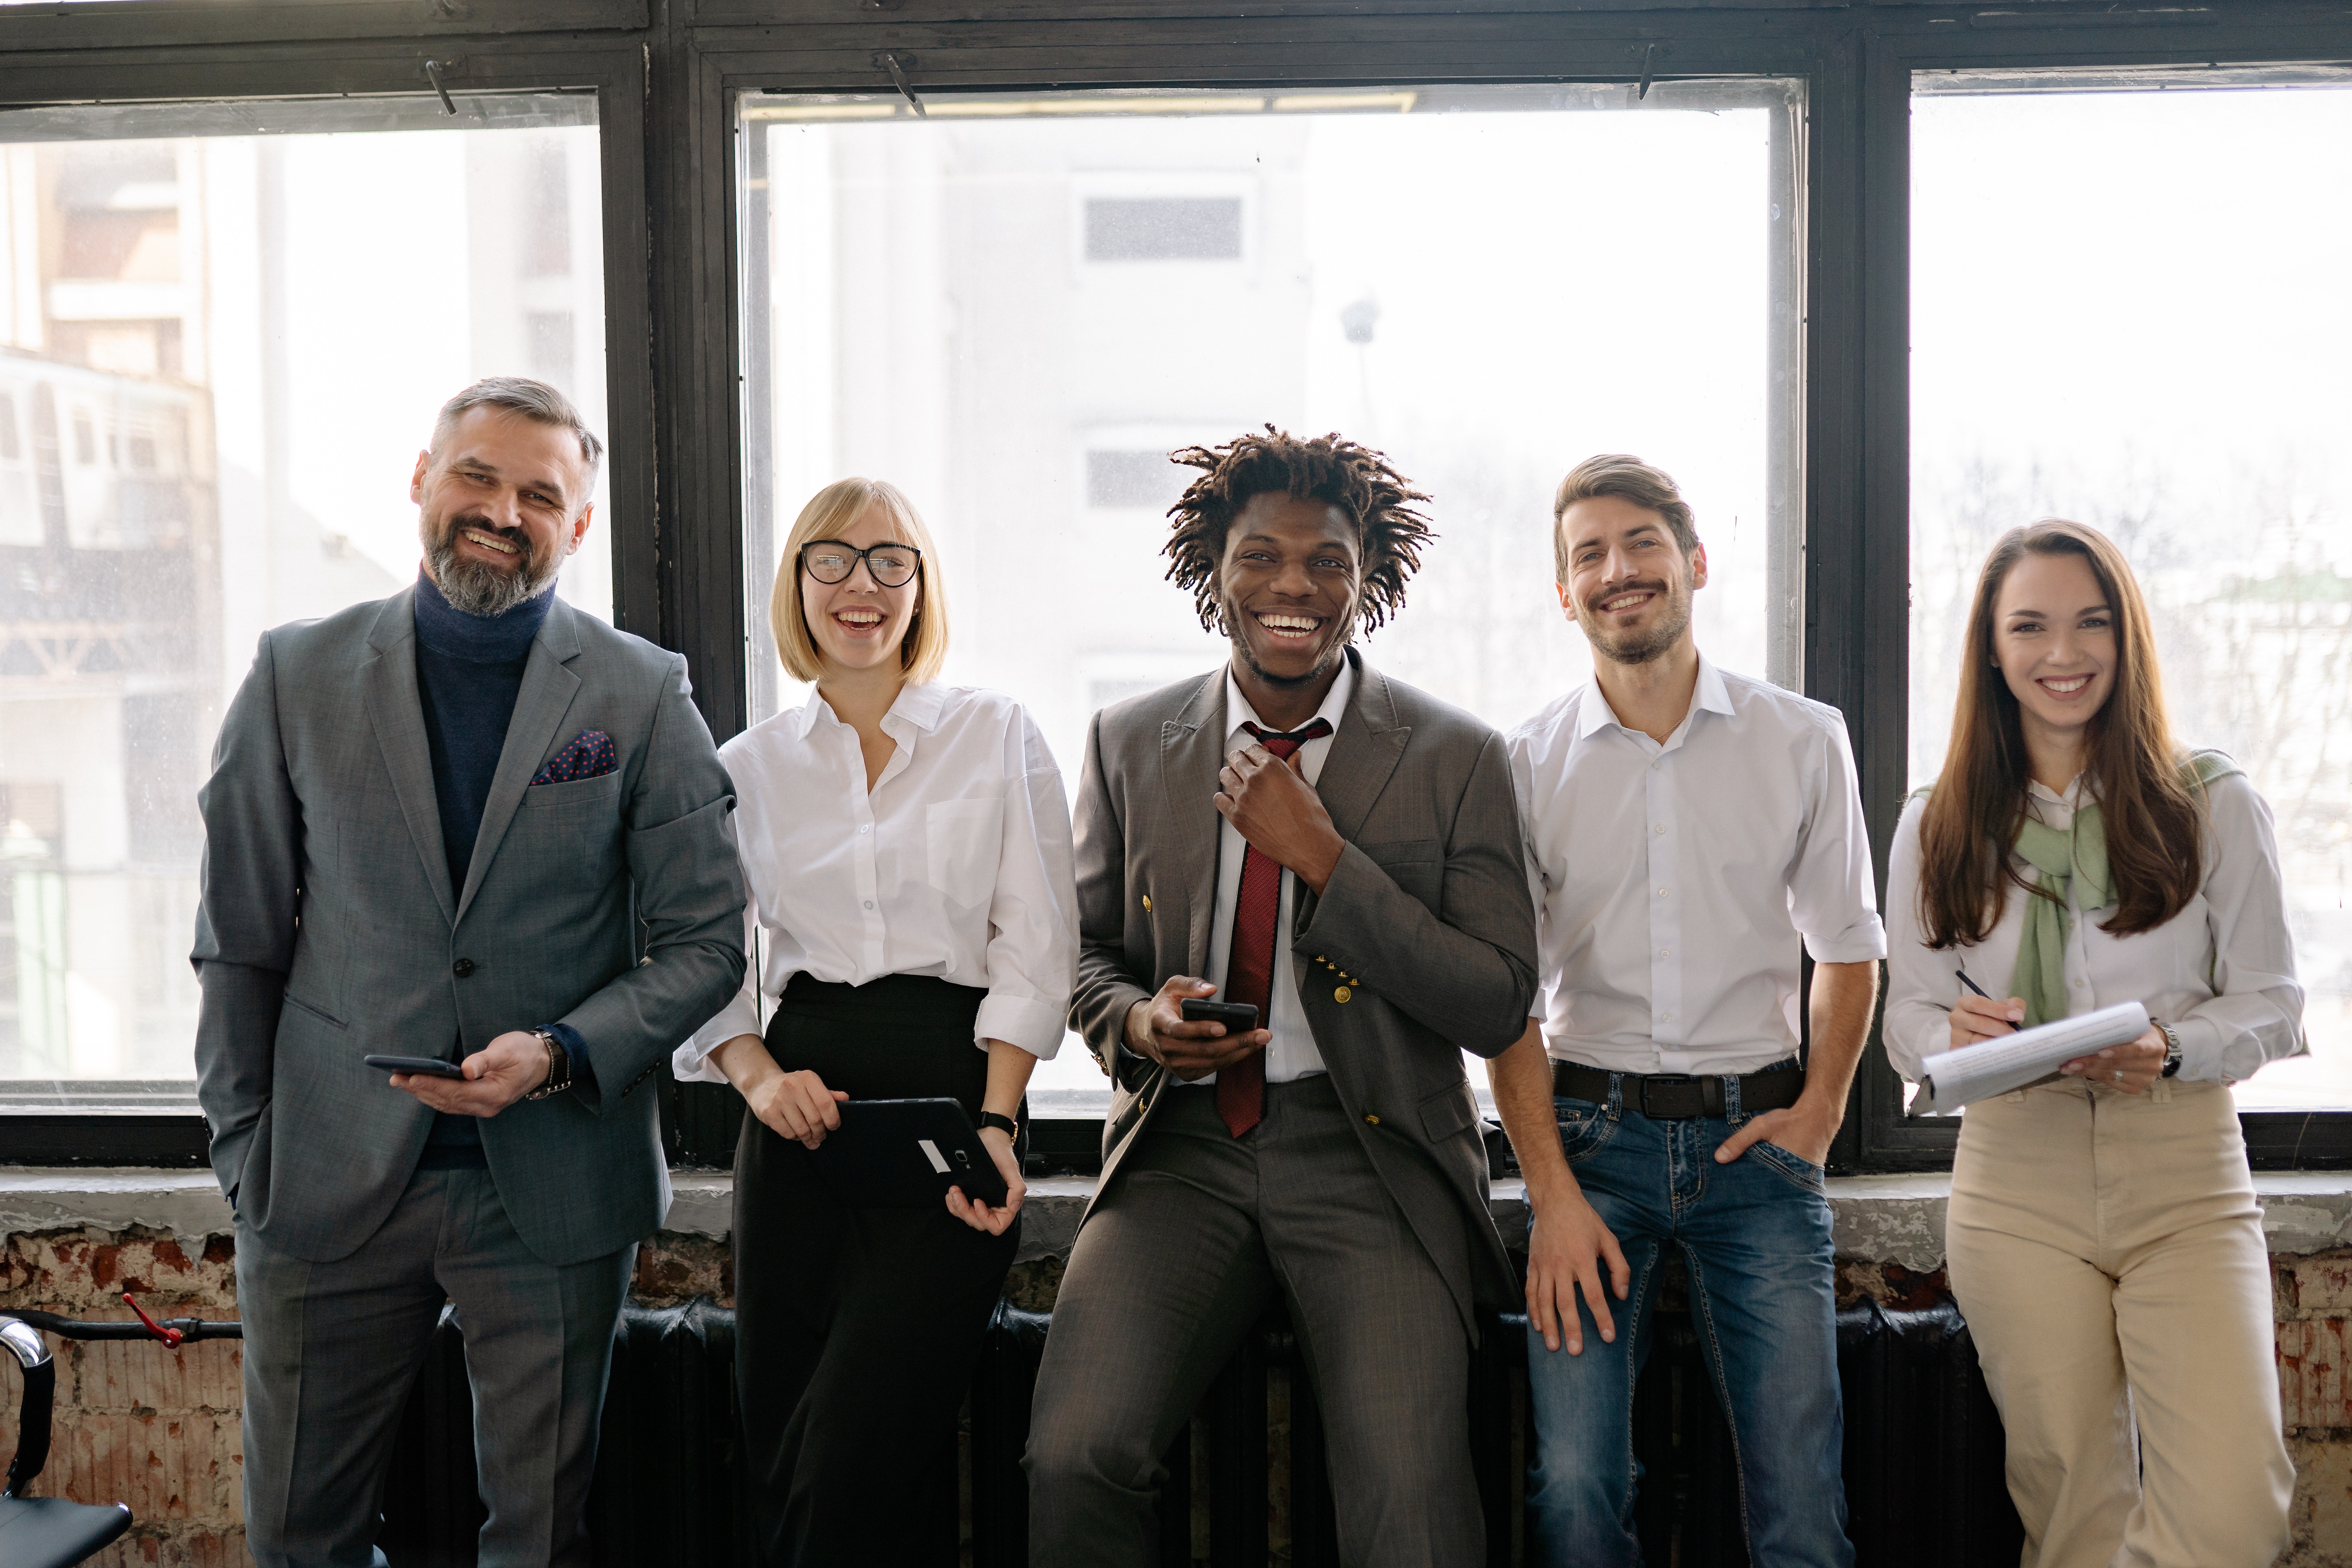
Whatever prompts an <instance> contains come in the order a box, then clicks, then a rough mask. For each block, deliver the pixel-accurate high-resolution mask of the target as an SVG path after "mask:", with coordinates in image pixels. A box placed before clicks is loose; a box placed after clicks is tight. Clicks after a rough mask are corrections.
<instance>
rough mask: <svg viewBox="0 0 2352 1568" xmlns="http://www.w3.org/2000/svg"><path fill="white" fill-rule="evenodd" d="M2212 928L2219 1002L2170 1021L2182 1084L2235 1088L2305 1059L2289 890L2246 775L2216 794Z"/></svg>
mask: <svg viewBox="0 0 2352 1568" xmlns="http://www.w3.org/2000/svg"><path fill="white" fill-rule="evenodd" d="M2209 800H2210V809H2209V815H2208V817H2207V822H2208V825H2209V832H2210V843H2209V845H2208V847H2207V850H2206V869H2205V887H2204V893H2205V903H2206V927H2207V931H2209V933H2210V936H2211V938H2212V942H2213V947H2212V954H2213V957H2212V967H2211V972H2210V974H2209V975H2207V976H2204V977H2203V978H2205V979H2206V981H2207V982H2208V984H2210V985H2211V987H2212V989H2213V992H2214V994H2213V996H2212V997H2211V998H2210V999H2209V1000H2207V1001H2204V1002H2200V1003H2198V1004H2196V1005H2194V1006H2191V1007H2190V1008H2189V1009H2188V1011H2187V1012H2186V1013H2184V1014H2183V1015H2182V1016H2180V1017H2179V1018H2178V1019H2173V1020H2169V1022H2171V1024H2172V1026H2173V1027H2174V1028H2175V1029H2176V1030H2178V1031H2179V1035H2180V1076H2181V1077H2182V1078H2184V1079H2209V1080H2218V1081H2221V1082H2223V1083H2235V1082H2238V1081H2240V1080H2242V1079H2249V1078H2252V1077H2253V1076H2254V1073H2255V1071H2256V1069H2257V1068H2261V1067H2262V1065H2263V1063H2265V1062H2271V1061H2276V1060H2278V1059H2279V1058H2282V1057H2292V1056H2299V1055H2301V1054H2303V1051H2304V1049H2305V1047H2304V1034H2303V1001H2304V997H2303V986H2302V984H2301V983H2300V982H2298V981H2297V980H2296V979H2295V973H2294V936H2293V935H2292V934H2291V933H2290V932H2289V931H2288V929H2287V912H2286V886H2285V882H2284V878H2283V877H2282V876H2281V874H2280V871H2279V855H2278V837H2277V834H2276V832H2275V830H2274V829H2273V826H2272V821H2271V808H2270V805H2269V803H2268V802H2267V801H2265V800H2263V797H2262V795H2261V793H2260V792H2259V791H2257V790H2256V789H2255V788H2254V786H2253V784H2252V783H2251V782H2249V781H2248V780H2247V778H2246V777H2245V775H2244V774H2242V773H2235V774H2231V776H2230V777H2228V778H2225V779H2221V780H2218V781H2216V782H2215V783H2214V784H2213V785H2212V786H2211V788H2210V791H2209Z"/></svg>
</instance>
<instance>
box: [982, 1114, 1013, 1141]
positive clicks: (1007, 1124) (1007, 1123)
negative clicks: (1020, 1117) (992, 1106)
mask: <svg viewBox="0 0 2352 1568" xmlns="http://www.w3.org/2000/svg"><path fill="white" fill-rule="evenodd" d="M975 1125H977V1126H978V1127H979V1129H980V1130H981V1131H983V1132H985V1131H988V1130H989V1129H990V1128H992V1127H993V1128H995V1129H996V1130H997V1131H999V1132H1002V1133H1003V1134H1004V1135H1005V1136H1006V1137H1007V1138H1011V1139H1013V1140H1014V1141H1015V1142H1018V1141H1019V1139H1020V1137H1021V1123H1019V1122H1018V1121H1013V1118H1011V1117H1010V1116H1003V1115H999V1114H998V1113H997V1112H995V1111H993V1110H983V1111H982V1112H981V1113H980V1119H979V1121H978V1122H977V1123H976V1124H975Z"/></svg>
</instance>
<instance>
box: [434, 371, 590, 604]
mask: <svg viewBox="0 0 2352 1568" xmlns="http://www.w3.org/2000/svg"><path fill="white" fill-rule="evenodd" d="M593 483H594V479H593V471H592V470H591V469H590V468H589V466H588V463H587V459H586V458H584V457H583V455H582V453H581V450H580V440H579V437H576V436H574V435H573V434H572V432H571V431H569V430H567V429H565V428H563V427H562V426H560V425H542V424H541V423H540V422H539V421H538V420H536V419H532V418H529V417H527V416H523V415H521V414H518V413H516V412H515V411H514V410H512V409H509V408H501V407H499V406H497V405H492V404H484V405H478V406H476V407H473V408H469V409H467V410H466V412H465V413H464V414H462V415H460V416H458V418H457V422H456V423H455V424H454V425H453V426H451V427H450V429H449V431H448V434H447V437H446V439H445V440H443V442H442V443H441V449H440V451H439V452H438V453H435V452H430V451H426V452H419V453H418V454H417V455H416V471H415V474H413V475H412V476H410V479H409V483H408V497H409V499H410V500H413V501H415V503H416V534H417V540H418V542H420V543H422V544H423V545H424V547H425V571H426V572H428V573H429V574H431V575H432V578H433V581H434V584H436V586H437V587H439V588H440V590H441V595H442V596H443V597H444V598H446V599H447V600H448V601H449V603H450V604H451V605H455V606H456V607H457V608H458V609H460V610H463V611H465V612H466V613H467V615H473V616H495V615H499V614H501V613H503V612H505V611H507V610H510V609H512V608H514V607H515V606H516V605H520V604H521V603H523V602H524V601H525V600H527V599H531V598H536V597H537V596H538V595H541V594H542V593H544V592H546V590H547V588H548V587H549V585H550V584H552V583H553V582H554V581H555V574H557V573H558V572H559V571H561V570H562V567H563V563H564V559H565V558H566V557H567V556H569V555H570V554H571V553H572V552H573V551H575V550H577V549H579V548H580V542H581V540H582V539H583V538H584V537H585V536H586V535H587V532H588V521H589V517H590V515H591V513H593V511H594V510H595V509H594V508H593V507H592V506H590V505H589V503H588V495H589V490H590V489H591V487H592V486H593Z"/></svg>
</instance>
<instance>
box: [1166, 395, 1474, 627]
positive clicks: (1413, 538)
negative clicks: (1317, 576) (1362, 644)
mask: <svg viewBox="0 0 2352 1568" xmlns="http://www.w3.org/2000/svg"><path fill="white" fill-rule="evenodd" d="M1168 458H1169V461H1171V462H1173V463H1181V464H1182V465H1184V466H1185V467H1187V468H1200V469H1203V470H1205V471H1204V472H1203V473H1202V475H1201V477H1200V478H1199V479H1194V480H1193V481H1192V484H1191V485H1190V486H1189V487H1187V488H1186V489H1185V491H1184V495H1183V499H1181V500H1179V501H1178V502H1177V503H1176V504H1175V505H1174V506H1172V507H1170V508H1169V509H1168V515H1169V517H1171V519H1173V520H1174V523H1175V527H1174V531H1172V532H1171V534H1170V535H1169V538H1168V543H1167V546H1166V548H1165V549H1163V550H1162V551H1161V552H1160V553H1161V554H1163V555H1165V556H1167V557H1168V560H1169V562H1170V565H1169V567H1168V580H1169V581H1170V582H1171V583H1173V584H1176V585H1177V586H1178V587H1180V588H1190V589H1191V590H1192V603H1193V605H1194V606H1195V608H1197V609H1198V610H1199V612H1200V616H1201V624H1202V626H1206V627H1207V628H1208V629H1209V630H1210V631H1212V632H1225V631H1226V630H1227V628H1226V626H1225V625H1224V616H1223V613H1222V611H1221V609H1220V606H1219V603H1218V595H1217V571H1218V568H1219V567H1220V566H1221V565H1223V563H1224V558H1225V536H1226V534H1227V533H1228V532H1230V531H1232V528H1233V525H1234V519H1235V518H1236V517H1239V516H1240V515H1241V513H1242V509H1243V508H1244V507H1245V506H1247V505H1248V504H1249V502H1250V498H1251V497H1253V496H1260V495H1266V494H1277V495H1286V496H1288V497H1290V498H1291V499H1292V500H1319V501H1324V502H1326V503H1328V504H1329V505H1331V506H1335V507H1338V508H1339V510H1341V511H1342V512H1344V513H1346V514H1347V516H1348V519H1349V521H1351V522H1353V523H1354V524H1355V525H1356V542H1357V546H1358V548H1359V550H1360V552H1361V553H1362V557H1363V561H1364V595H1363V599H1362V603H1361V607H1360V609H1359V610H1358V612H1357V620H1358V621H1359V622H1360V625H1361V626H1362V628H1363V629H1364V630H1365V631H1368V632H1369V631H1371V630H1373V629H1374V628H1375V627H1377V626H1380V625H1381V623H1382V622H1384V621H1386V620H1387V619H1388V618H1389V616H1391V615H1393V614H1394V613H1396V611H1398V610H1399V609H1402V607H1403V606H1404V585H1405V584H1406V582H1407V581H1408V580H1410V579H1411V578H1412V574H1414V573H1415V572H1418V571H1419V570H1421V547H1422V546H1423V545H1424V544H1426V543H1428V542H1429V541H1431V540H1432V539H1434V538H1435V537H1436V534H1435V533H1434V532H1433V531H1432V530H1431V528H1430V526H1429V520H1428V519H1427V518H1425V517H1423V516H1422V515H1421V513H1419V512H1417V511H1415V510H1412V506H1411V505H1410V504H1409V503H1410V502H1412V501H1417V500H1428V499H1429V498H1428V497H1427V496H1425V495H1423V494H1422V493H1421V491H1419V490H1417V489H1413V488H1412V486H1411V485H1410V484H1408V483H1407V482H1406V480H1405V478H1404V476H1403V475H1402V474H1400V473H1398V472H1397V471H1396V469H1394V468H1391V467H1390V466H1389V460H1388V457H1387V455H1386V454H1384V453H1381V452H1375V451H1373V450H1372V449H1371V448H1370V447H1360V446H1358V445H1357V444H1356V443H1355V442H1353V441H1350V440H1349V439H1348V438H1347V437H1344V436H1341V435H1339V434H1338V433H1336V432H1334V433H1333V434H1331V435H1328V436H1318V437H1315V439H1313V440H1311V441H1302V440H1300V439H1298V437H1295V436H1293V435H1291V434H1290V433H1289V432H1288V431H1286V430H1277V429H1276V428H1275V427H1274V426H1272V425H1268V426H1266V427H1265V435H1263V436H1255V435H1251V436H1237V437H1234V439H1233V440H1231V441H1229V442H1227V443H1226V444H1225V445H1223V446H1222V447H1185V448H1184V449H1183V450H1181V451H1178V452H1171V453H1169V454H1168Z"/></svg>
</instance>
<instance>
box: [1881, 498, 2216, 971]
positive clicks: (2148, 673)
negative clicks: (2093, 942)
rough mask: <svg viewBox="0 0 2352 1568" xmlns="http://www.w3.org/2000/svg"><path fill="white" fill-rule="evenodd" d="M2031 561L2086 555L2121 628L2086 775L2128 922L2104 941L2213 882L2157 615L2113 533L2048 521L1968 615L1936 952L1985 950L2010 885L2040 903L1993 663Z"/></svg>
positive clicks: (1923, 835) (1934, 901)
mask: <svg viewBox="0 0 2352 1568" xmlns="http://www.w3.org/2000/svg"><path fill="white" fill-rule="evenodd" d="M2028 554H2033V555H2075V556H2080V557H2081V558H2082V559H2083V560H2084V562H2086V563H2089V565H2090V568H2091V575H2093V576H2094V577H2095V578H2097V579H2098V582H2099V591H2100V593H2101V594H2103V595H2105V598H2106V601H2107V610H2108V613H2109V614H2110V615H2112V616H2114V617H2115V626H2116V670H2115V686H2114V689H2112V690H2111V691H2110V692H2109V693H2108V696H2107V700H2106V702H2105V704H2104V705H2103V706H2102V707H2101V708H2100V710H2098V712H2096V713H2095V714H2093V715H2092V716H2091V722H2090V725H2089V728H2088V731H2087V733H2086V735H2085V737H2084V739H2085V742H2086V744H2085V752H2086V755H2085V758H2084V770H2083V771H2084V783H2085V784H2086V785H2087V786H2088V788H2089V790H2090V793H2091V794H2092V795H2094V796H2095V798H2096V799H2097V801H2098V804H2099V810H2100V813H2101V815H2102V816H2104V817H2105V826H2106V836H2107V865H2108V868H2109V871H2110V873H2111V874H2112V876H2113V877H2114V879H2115V887H2116V913H2115V916H2114V918H2113V919H2111V920H2109V921H2105V923H2104V924H2102V925H2101V927H2100V928H2099V929H2100V930H2102V931H2112V932H2114V933H2115V934H2116V935H2118V936H2128V935H2130V934H2132V933H2133V932H2135V931H2152V930H2154V929H2155V928H2156V927H2158V926H2160V925H2162V924H2164V922H2165V921H2168V920H2170V919H2172V917H2173V916H2175V915H2177V914H2179V912H2180V911H2181V910H2184V909H2186V908H2187V907H2188V905H2189V900H2190V899H2192V898H2194V897H2195V896H2196V893H2197V888H2198V884H2199V882H2200V881H2201V880H2202V879H2203V877H2204V858H2203V847H2204V833H2203V819H2202V816H2201V815H2200V811H2199V809H2198V802H2197V800H2196V798H2195V797H2194V796H2193V795H2191V794H2190V786H2189V784H2187V783H2186V782H2184V781H2183V779H2182V777H2181V769H2180V755H2179V752H2178V751H2177V750H2176V749H2175V747H2174V745H2173V741H2172V726H2171V724H2170V722H2169V721H2168V720H2167V719H2166V717H2165V710H2164V685H2163V679H2162V678H2161V676H2160V675H2159V674H2158V670H2157V663H2156V636H2155V633H2154V631H2153V629H2152V628H2151V627H2150V626H2149V624H2148V616H2147V601H2146V600H2145V599H2143V598H2141V597H2140V592H2139V584H2138V583H2137V581H2135V580H2134V578H2133V576H2132V572H2131V567H2130V566H2129V565H2128V564H2127V563H2126V562H2125V560H2124V558H2123V552H2121V551H2119V550H2117V549H2116V547H2115V543H2114V542H2113V541H2111V540H2109V539H2108V538H2107V536H2106V535H2105V534H2104V533H2101V532H2100V531H2098V530H2097V529H2095V528H2087V527H2085V526H2084V525H2083V524H2082V523H2079V522H2068V521H2063V519H2059V518H2045V519H2044V520H2042V521H2040V522H2035V523H2029V524H2027V525H2026V526H2025V527H2023V528H2012V529H2011V530H2010V531H2008V532H2007V533H2004V534H2002V535H2001V536H2000V540H1999V541H1998V542H1995V544H1994V545H1993V547H1992V553H1991V554H1990V555H1988V556H1986V557H1985V563H1984V571H1983V573H1982V574H1981V575H1979V577H1978V579H1977V592H1976V600H1975V602H1974V604H1972V605H1970V606H1969V631H1968V637H1967V639H1966V640H1965V641H1964V642H1963V644H1962V645H1961V646H1962V647H1963V648H1965V650H1966V652H1965V653H1964V655H1963V657H1962V658H1961V660H1960V693H1959V699H1958V702H1957V703H1955V705H1954V708H1953V712H1952V741H1951V745H1950V747H1949V748H1948V750H1947V751H1946V752H1945V753H1944V771H1943V773H1942V775H1941V776H1940V777H1938V778H1937V781H1936V787H1935V789H1934V791H1933V792H1932V793H1931V794H1930V795H1928V797H1927V809H1926V811H1925V812H1924V813H1923V814H1922V816H1920V819H1919V919H1920V923H1921V924H1922V925H1923V926H1925V927H1926V928H1927V945H1928V946H1930V947H1936V948H1946V947H1952V946H1956V945H1958V944H1960V943H1963V942H1981V941H1983V940H1984V938H1985V937H1986V936H1987V935H1988V934H1990V931H1992V928H1993V926H1994V925H1995V924H1997V923H1998V922H1999V921H2000V917H2001V911H2002V910H2004V909H2005V908H2006V907H2007V906H2008V902H2009V889H2010V884H2011V883H2015V884H2016V885H2017V886H2018V887H2019V888H2020V889H2023V890H2024V891H2025V893H2026V894H2027V896H2028V897H2037V896H2041V894H2040V889H2037V888H2035V887H2034V886H2033V885H2032V884H2031V883H2029V882H2027V881H2026V880H2025V879H2024V878H2023V877H2021V876H2020V875H2019V874H2018V871H2017V868H2016V867H2015V866H2014V865H2013V864H2012V863H2011V859H2010V848H2011V846H2012V845H2014V844H2015V843H2016V842H2017V831H2018V827H2019V826H2020V823H2021V819H2022V817H2023V816H2024V813H2025V791H2026V784H2027V782H2028V780H2029V779H2030V778H2031V776H2032V771H2031V768H2030V766H2029V764H2028V762H2027V758H2026V752H2025V731H2024V727H2023V725H2022V723H2021V721H2020V720H2019V717H2018V706H2017V697H2016V694H2015V693H2013V692H2011V690H2010V689H2009V682H2008V681H2007V680H2006V679H2003V678H2002V676H2001V674H2000V668H1998V667H1997V666H1996V665H1995V664H1994V662H1993V610H1994V606H1995V605H1998V604H1999V603H2000V588H2001V584H2003V583H2004V582H2006V581H2007V580H2008V578H2009V574H2010V571H2011V568H2012V567H2014V566H2015V565H2016V564H2017V563H2019V562H2020V561H2021V560H2023V559H2024V558H2025V557H2026V556H2027V555H2028Z"/></svg>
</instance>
